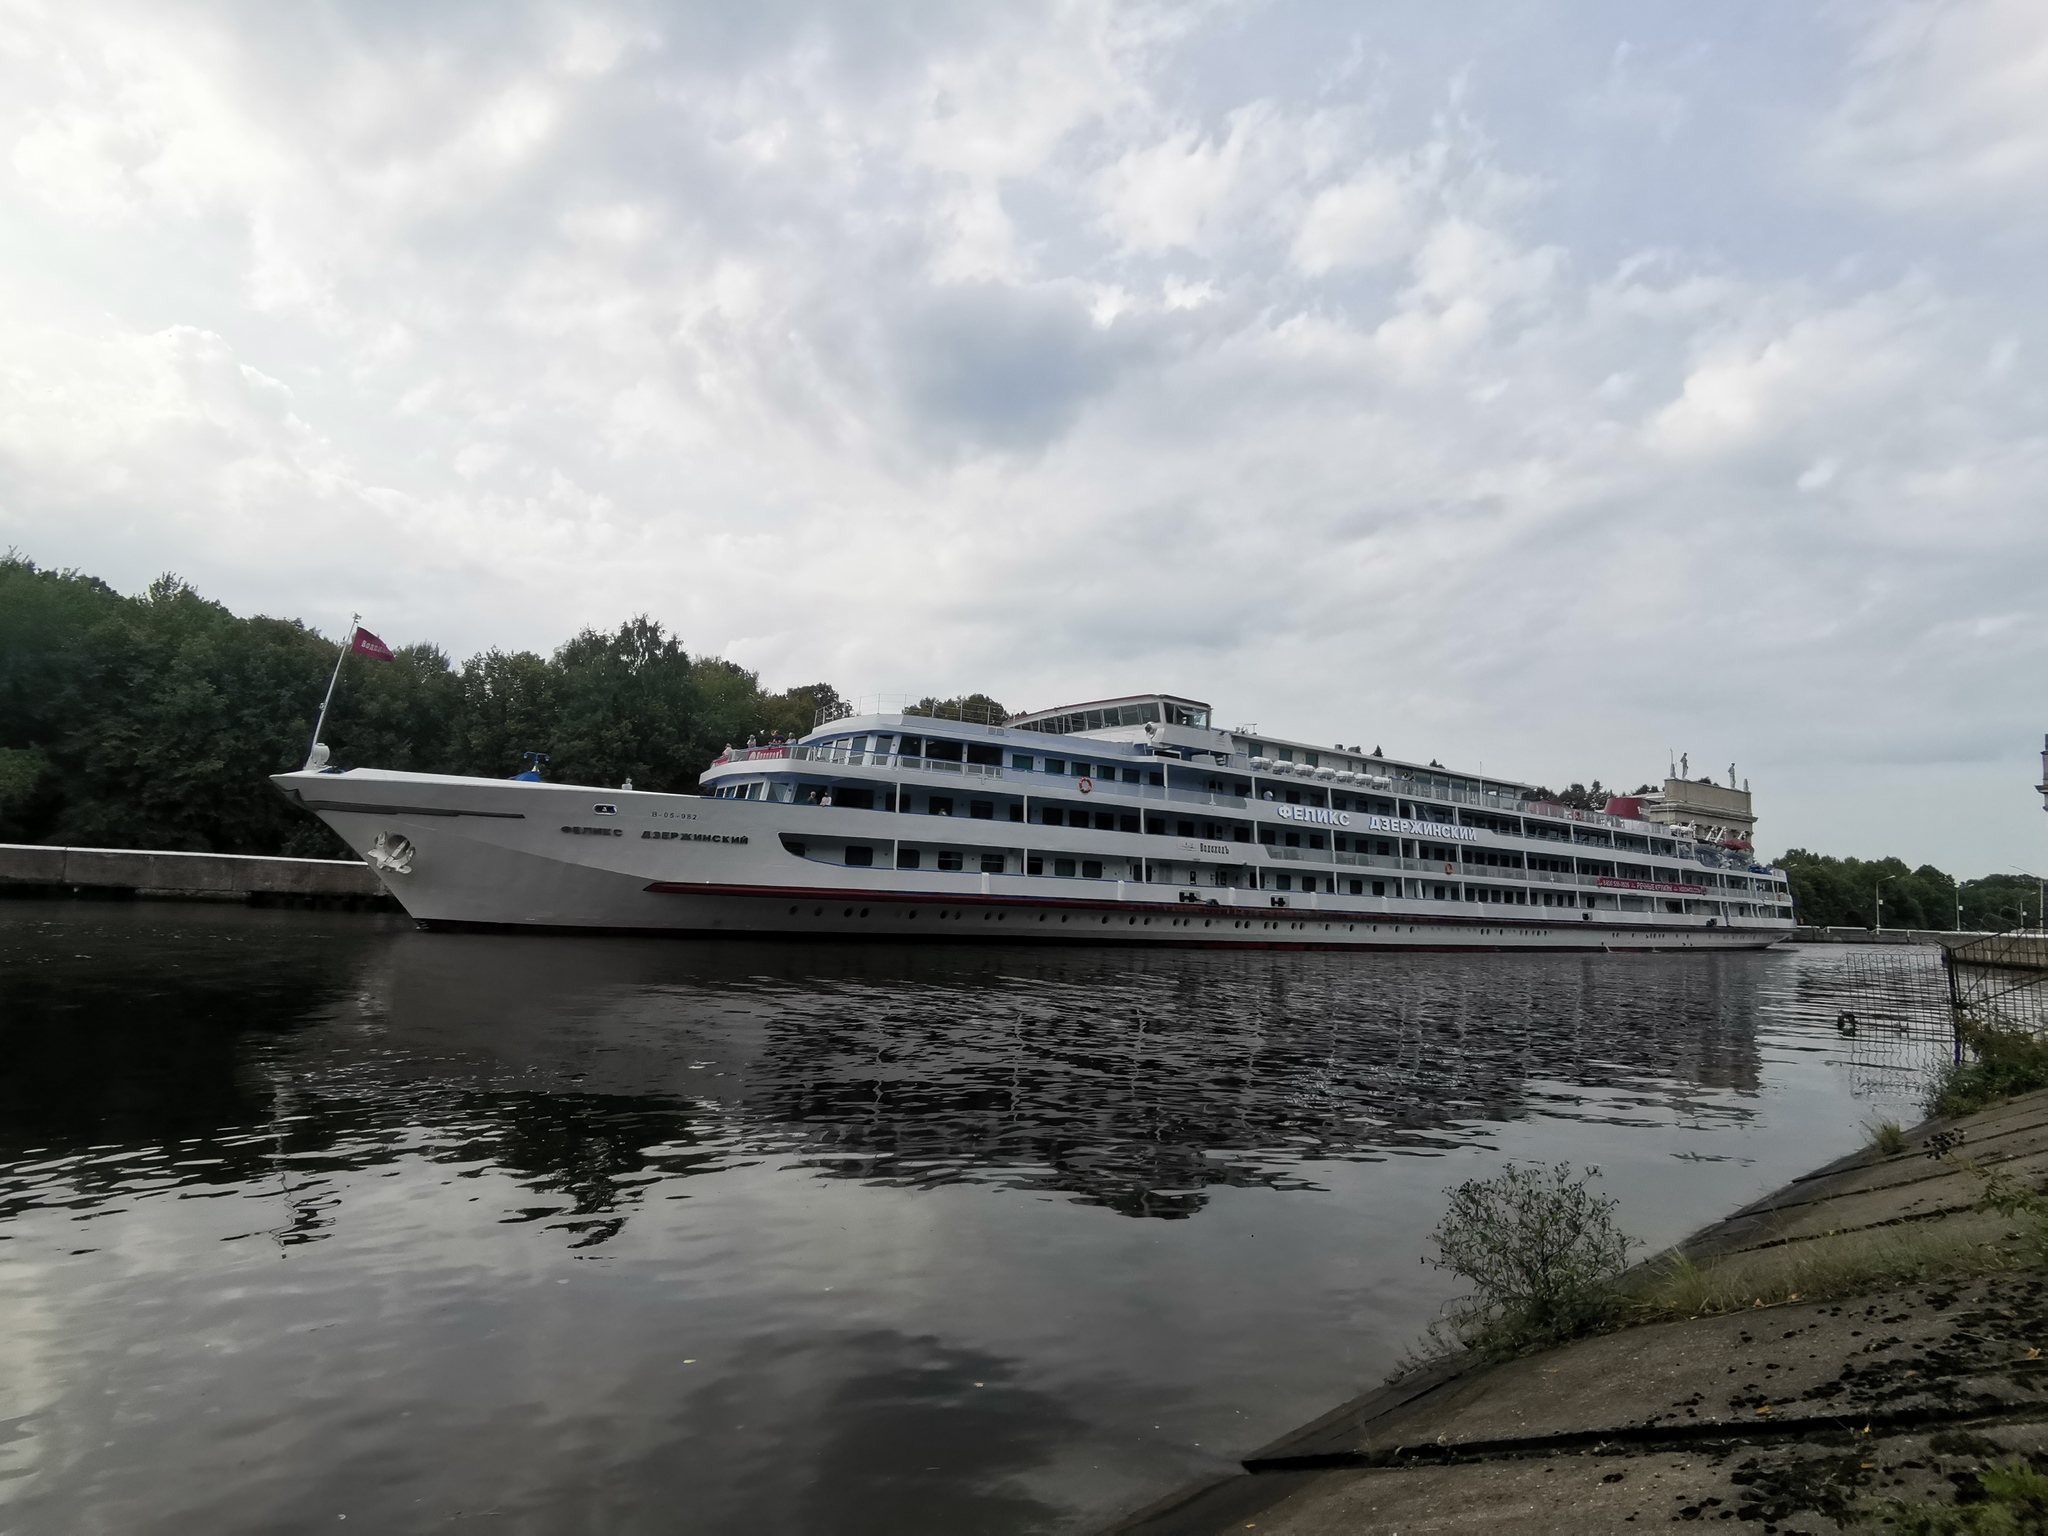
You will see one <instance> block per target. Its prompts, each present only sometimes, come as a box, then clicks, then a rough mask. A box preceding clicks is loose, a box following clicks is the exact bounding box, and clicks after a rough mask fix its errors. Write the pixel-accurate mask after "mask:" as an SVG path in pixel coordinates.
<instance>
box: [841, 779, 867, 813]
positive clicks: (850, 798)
mask: <svg viewBox="0 0 2048 1536" xmlns="http://www.w3.org/2000/svg"><path fill="white" fill-rule="evenodd" d="M832 803H833V804H834V805H844V806H847V807H850V808H851V809H853V810H856V811H872V810H873V809H874V808H875V792H874V791H873V790H872V789H850V788H847V787H845V786H844V785H842V786H841V787H840V788H838V789H835V790H833V791H832Z"/></svg>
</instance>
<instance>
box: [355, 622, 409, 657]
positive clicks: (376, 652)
mask: <svg viewBox="0 0 2048 1536" xmlns="http://www.w3.org/2000/svg"><path fill="white" fill-rule="evenodd" d="M348 648H349V649H350V650H351V651H354V652H355V653H356V655H358V656H367V657H369V658H370V660H372V661H396V660H398V658H397V657H396V656H394V655H392V654H391V647H390V646H388V645H386V644H385V643H384V642H383V641H382V640H379V639H378V638H377V637H376V636H375V635H373V634H371V633H370V632H369V631H368V630H367V629H364V628H362V627H361V626H360V625H358V626H357V627H356V632H355V637H354V638H353V639H351V640H350V641H349V643H348Z"/></svg>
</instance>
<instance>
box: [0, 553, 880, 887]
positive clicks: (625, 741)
mask: <svg viewBox="0 0 2048 1536" xmlns="http://www.w3.org/2000/svg"><path fill="white" fill-rule="evenodd" d="M336 650H337V647H336V644H335V642H334V641H332V640H328V639H325V638H323V637H322V636H320V635H319V634H318V633H316V632H315V631H313V630H312V629H310V628H308V627H307V626H306V625H305V624H303V623H301V622H299V621H298V620H296V619H274V618H265V617H260V616H257V617H249V618H240V617H237V616H236V615H235V614H233V613H230V612H229V611H228V609H227V608H225V607H224V606H223V605H221V604H220V603H216V602H211V601H208V600H207V599H206V598H203V597H201V596H200V595H199V594H198V593H197V592H195V591H193V590H192V589H191V588H190V587H189V586H187V585H186V584H185V583H184V582H182V581H180V580H178V579H177V578H176V577H174V576H165V577H161V578H159V579H158V580H157V581H155V582H152V583H151V584H150V586H149V588H148V590H147V591H145V592H143V593H141V594H140V595H139V596H134V597H129V596H124V595H123V594H121V593H119V592H117V591H115V590H114V589H113V588H112V587H110V586H108V585H107V584H106V583H105V582H103V581H100V580H98V579H97V578H95V577H92V576H86V575H81V574H80V573H78V572H77V571H70V570H43V569H39V568H38V567H37V566H36V564H35V563H34V562H33V561H31V560H28V559H25V558H23V557H21V556H19V555H18V554H14V553H11V552H10V553H9V554H7V555H6V556H4V557H0V842H31V843H66V844H71V845H74V846H98V847H127V848H171V849H188V850H195V851H208V852H221V853H271V854H297V855H308V856H332V855H336V854H345V853H346V850H345V849H344V848H343V847H342V844H341V843H340V841H339V839H337V838H335V837H334V835H333V834H332V833H330V832H328V831H327V829H326V828H325V827H324V826H322V825H320V824H319V823H318V822H317V821H315V820H314V819H313V818H312V817H309V816H307V815H305V814H304V813H303V812H300V811H297V810H295V809H294V808H293V807H291V806H290V805H289V804H287V803H286V801H285V800H284V798H283V797H282V796H281V795H277V794H275V793H273V792H272V791H271V789H270V786H269V785H268V784H267V783H265V782H264V779H265V776H266V775H268V774H272V773H277V772H280V771H282V770H285V769H290V768H296V767H298V766H299V765H300V764H301V763H303V762H304V761H305V757H306V749H307V747H308V745H309V744H310V740H311V736H312V730H313V721H314V717H315V715H316V714H317V713H318V710H319V707H320V698H321V695H322V694H323V693H324V692H325V691H326V688H327V680H328V676H329V674H330V672H331V671H332V670H333V667H334V660H335V655H336ZM844 710H845V706H844V704H843V703H842V701H841V700H840V698H839V695H838V693H837V692H836V691H835V690H834V689H833V688H832V687H831V686H830V685H828V684H824V683H816V684H812V685H810V686H808V687H802V688H792V689H789V690H787V691H786V692H782V693H771V692H768V691H766V690H764V689H763V688H762V687H761V684H760V680H759V678H758V677H757V676H756V675H755V674H754V673H752V672H750V671H748V670H747V669H746V668H744V667H741V666H738V665H736V664H734V663H732V662H729V661H724V660H721V659H720V658H718V657H715V656H692V655H690V654H689V653H687V652H686V651H685V650H684V649H683V647H682V645H681V643H680V642H679V641H677V640H676V639H675V638H674V637H673V636H671V635H668V634H666V633H664V632H663V629H662V626H661V625H660V624H658V623H656V622H655V621H653V620H651V619H649V618H646V617H644V616H643V617H640V618H636V619H632V620H629V621H628V622H626V623H624V624H622V625H620V626H619V628H618V629H617V630H615V631H611V632H601V631H598V630H594V629H586V630H584V631H583V632H582V633H581V634H579V635H577V636H576V637H575V638H574V639H572V640H570V641H569V642H568V643H567V644H565V645H563V646H561V647H560V648H559V649H557V650H556V651H555V652H554V654H553V655H551V656H539V655H536V654H534V653H533V652H531V651H503V650H497V649H493V650H488V651H484V652H482V653H480V654H478V655H475V656H472V657H470V658H469V659H468V660H467V661H465V662H463V663H462V664H461V665H460V666H457V665H455V664H454V663H453V662H451V661H450V659H449V657H448V656H447V655H446V654H445V653H444V652H443V651H442V650H441V649H440V648H439V647H437V646H434V645H430V644H420V645H409V646H405V647H402V648H399V649H398V650H397V651H396V653H395V660H393V661H390V662H383V661H372V660H369V659H367V658H364V657H360V656H353V655H352V656H349V657H347V658H346V659H345V660H344V661H343V663H342V668H341V681H340V684H339V687H338V688H337V689H336V693H335V704H334V709H333V711H332V713H331V714H330V715H329V717H328V722H327V729H326V731H325V733H324V734H325V738H326V741H327V743H328V746H329V747H330V748H331V750H332V752H333V758H332V762H333V764H334V765H335V766H337V767H344V768H345V767H350V766H373V767H379V768H395V769H407V770H413V771H417V772H425V773H464V774H478V775H483V776H486V777H494V778H503V777H506V776H509V775H511V774H513V773H516V772H518V771H519V769H520V767H521V766H522V754H524V753H527V752H530V751H531V752H544V753H546V754H548V757H549V762H548V764H547V776H548V777H549V778H552V779H562V780H567V781H570V782H576V783H584V784H607V785H610V784H620V783H623V782H624V781H625V780H627V779H629V778H630V779H631V780H632V781H633V783H634V784H635V785H636V786H638V787H640V788H643V789H653V790H669V791H690V790H694V789H695V788H696V787H697V775H698V774H699V773H700V772H702V771H703V770H704V769H705V768H706V767H707V766H708V765H709V764H710V762H711V760H712V758H714V757H715V756H717V755H718V753H719V751H720V750H721V749H722V748H723V747H724V746H725V745H726V744H727V743H728V742H743V741H745V740H746V739H747V738H748V737H749V736H761V737H765V736H767V735H769V734H771V733H772V732H775V731H782V732H785V733H787V734H791V735H795V734H799V733H801V732H804V731H808V730H810V729H811V727H812V724H813V722H814V721H815V720H817V719H818V718H819V717H820V716H823V717H826V718H830V717H833V716H835V715H838V714H841V713H843V712H844Z"/></svg>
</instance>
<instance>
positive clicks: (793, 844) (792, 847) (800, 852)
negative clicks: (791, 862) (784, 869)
mask: <svg viewBox="0 0 2048 1536" xmlns="http://www.w3.org/2000/svg"><path fill="white" fill-rule="evenodd" d="M782 846H783V847H784V848H787V849H788V850H789V851H790V852H791V853H793V854H795V855H796V856H797V857H798V858H802V857H803V856H804V845H803V844H802V843H800V842H798V841H797V840H796V839H795V838H793V837H785V838H783V840H782Z"/></svg>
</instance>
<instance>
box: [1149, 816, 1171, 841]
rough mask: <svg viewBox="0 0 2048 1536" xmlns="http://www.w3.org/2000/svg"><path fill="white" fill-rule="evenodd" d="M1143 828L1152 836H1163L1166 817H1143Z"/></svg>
mask: <svg viewBox="0 0 2048 1536" xmlns="http://www.w3.org/2000/svg"><path fill="white" fill-rule="evenodd" d="M1145 830H1146V831H1147V832H1149V833H1151V834H1152V836H1154V837H1164V836H1165V835H1166V818H1165V817H1164V816H1147V817H1146V818H1145Z"/></svg>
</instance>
